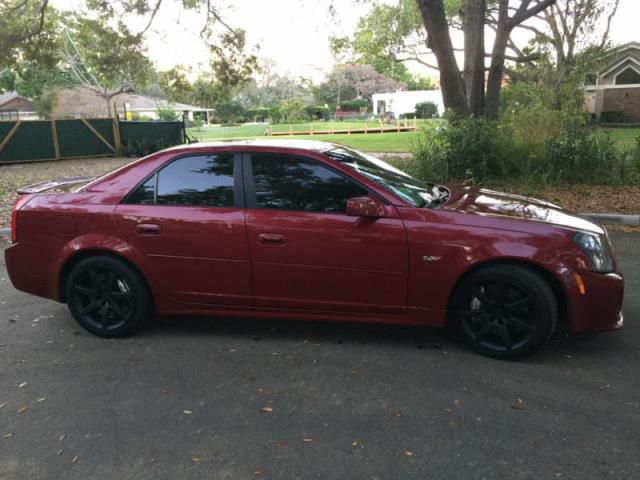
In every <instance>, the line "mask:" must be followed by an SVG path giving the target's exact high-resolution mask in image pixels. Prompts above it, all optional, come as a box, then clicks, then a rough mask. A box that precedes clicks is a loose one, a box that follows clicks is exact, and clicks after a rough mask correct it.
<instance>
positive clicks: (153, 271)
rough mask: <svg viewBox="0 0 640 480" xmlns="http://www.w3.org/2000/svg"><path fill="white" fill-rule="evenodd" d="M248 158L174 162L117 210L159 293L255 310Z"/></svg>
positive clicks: (207, 157)
mask: <svg viewBox="0 0 640 480" xmlns="http://www.w3.org/2000/svg"><path fill="white" fill-rule="evenodd" d="M240 161H241V159H240V156H239V155H234V154H232V153H220V154H197V155H190V156H183V157H179V158H176V159H174V160H173V161H172V162H170V163H169V164H168V165H165V166H163V167H162V168H161V169H160V170H159V171H157V172H156V173H155V174H154V175H152V176H151V177H150V178H148V179H147V180H146V181H145V182H144V183H143V184H142V185H140V186H139V187H138V188H137V189H136V190H135V191H134V192H133V193H132V194H131V195H129V197H128V198H127V199H126V200H125V202H124V203H123V204H122V205H119V206H118V208H117V210H116V218H117V222H118V227H119V228H120V231H121V232H122V233H123V235H124V236H125V237H126V239H127V241H128V242H129V244H130V245H131V246H132V247H133V249H134V251H135V253H136V254H137V255H138V257H139V258H140V261H141V262H143V264H144V267H145V270H146V271H147V272H149V275H150V276H151V277H152V278H153V281H154V282H155V283H154V285H155V287H156V288H157V289H159V290H160V291H162V292H163V293H164V294H166V295H168V296H169V297H171V298H173V299H174V300H178V301H181V302H189V303H201V304H202V303H205V304H210V305H235V306H250V305H251V303H252V302H251V270H250V264H249V249H248V246H247V236H246V231H245V225H244V210H243V208H242V207H243V205H242V202H243V200H242V194H241V192H240V188H239V187H240V186H241V182H242V179H241V170H242V169H241V167H240Z"/></svg>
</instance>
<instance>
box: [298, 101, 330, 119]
mask: <svg viewBox="0 0 640 480" xmlns="http://www.w3.org/2000/svg"><path fill="white" fill-rule="evenodd" d="M304 111H305V112H306V114H307V115H308V116H309V118H310V119H311V120H325V121H326V120H329V117H330V116H331V111H330V110H329V107H327V106H325V105H307V106H306V107H304Z"/></svg>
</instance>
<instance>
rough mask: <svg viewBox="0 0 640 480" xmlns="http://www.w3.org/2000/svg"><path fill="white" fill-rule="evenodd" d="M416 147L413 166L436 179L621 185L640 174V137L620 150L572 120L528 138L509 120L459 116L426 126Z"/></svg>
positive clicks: (635, 178)
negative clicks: (546, 133) (504, 122)
mask: <svg viewBox="0 0 640 480" xmlns="http://www.w3.org/2000/svg"><path fill="white" fill-rule="evenodd" d="M413 150H414V152H413V153H414V159H413V161H412V162H410V166H409V168H410V170H411V171H412V172H413V173H414V174H416V175H417V176H418V177H420V178H422V179H425V180H431V181H449V180H452V179H454V180H465V181H471V182H486V181H493V180H498V181H505V180H507V181H515V182H520V183H529V184H560V183H569V184H578V183H591V184H620V183H630V182H634V181H637V180H638V178H639V176H640V139H639V140H638V143H637V145H636V146H635V148H634V149H632V150H629V151H626V152H621V151H619V150H618V149H617V148H616V146H615V144H614V142H613V141H612V140H611V139H610V138H608V137H603V136H601V135H598V134H597V133H596V132H594V131H592V130H590V129H589V128H588V127H586V126H583V125H577V124H570V123H569V124H568V125H567V127H566V128H559V129H558V130H557V131H556V132H555V134H554V135H549V136H547V137H544V136H543V137H540V138H538V137H536V136H529V137H528V138H524V137H522V136H520V133H517V129H513V128H511V127H510V125H501V124H498V123H495V122H489V121H487V120H484V119H474V118H461V117H454V118H451V119H449V121H448V122H447V123H446V124H444V126H443V127H432V128H430V129H427V130H425V131H424V134H423V135H422V136H421V138H420V139H419V141H418V142H417V143H416V144H415V145H414V149H413Z"/></svg>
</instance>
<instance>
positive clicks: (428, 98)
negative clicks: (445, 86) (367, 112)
mask: <svg viewBox="0 0 640 480" xmlns="http://www.w3.org/2000/svg"><path fill="white" fill-rule="evenodd" d="M372 102H373V114H374V115H379V114H382V113H387V112H388V113H392V114H393V117H394V118H399V117H400V115H402V114H403V113H413V112H415V111H416V104H418V103H422V102H433V103H435V104H436V105H437V106H438V114H439V115H442V114H443V113H444V101H443V100H442V92H441V91H440V90H409V91H399V92H388V93H374V94H373V95H372Z"/></svg>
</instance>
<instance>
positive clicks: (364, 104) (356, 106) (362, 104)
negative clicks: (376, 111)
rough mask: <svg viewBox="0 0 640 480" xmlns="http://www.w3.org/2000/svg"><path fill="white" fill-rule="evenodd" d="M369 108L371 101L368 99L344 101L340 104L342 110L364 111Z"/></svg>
mask: <svg viewBox="0 0 640 480" xmlns="http://www.w3.org/2000/svg"><path fill="white" fill-rule="evenodd" d="M367 108H369V100H367V99H366V98H356V99H354V100H344V101H342V102H340V110H346V111H350V112H351V111H356V110H357V111H362V110H366V109H367Z"/></svg>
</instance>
